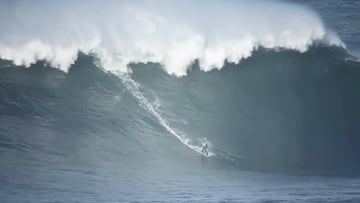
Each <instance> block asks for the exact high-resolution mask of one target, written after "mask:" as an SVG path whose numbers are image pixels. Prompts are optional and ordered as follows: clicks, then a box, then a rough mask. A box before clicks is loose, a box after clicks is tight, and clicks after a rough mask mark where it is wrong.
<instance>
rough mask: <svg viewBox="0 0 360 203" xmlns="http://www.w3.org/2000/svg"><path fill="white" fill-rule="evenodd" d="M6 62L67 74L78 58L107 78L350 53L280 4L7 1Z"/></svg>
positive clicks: (314, 22)
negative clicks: (262, 56)
mask: <svg viewBox="0 0 360 203" xmlns="http://www.w3.org/2000/svg"><path fill="white" fill-rule="evenodd" d="M0 19H1V20H0V36H1V37H0V58H1V59H6V60H12V61H13V62H14V64H16V65H25V66H30V65H31V64H33V63H35V62H36V61H38V60H45V61H47V62H49V63H50V65H51V66H53V67H57V68H60V69H61V70H64V71H67V70H68V68H69V67H70V66H71V64H72V63H74V61H75V60H76V59H77V56H78V53H79V52H83V53H85V54H94V55H96V56H98V57H99V59H100V62H101V65H102V67H104V68H105V69H106V70H108V71H119V72H129V71H131V70H129V68H128V66H127V65H128V64H130V63H148V62H152V63H160V64H162V66H163V68H164V70H165V71H166V72H167V73H169V74H172V75H175V76H184V75H186V71H187V69H188V67H189V65H190V64H191V63H193V62H194V61H195V60H198V61H199V66H200V69H201V70H203V71H209V70H212V69H215V68H217V69H221V68H222V66H223V65H224V62H225V61H228V62H233V63H238V62H239V61H240V60H241V59H243V58H247V57H249V56H251V54H252V52H253V51H254V50H256V49H257V48H258V47H260V46H261V47H265V48H285V49H292V50H298V51H300V52H304V51H306V50H307V49H308V47H309V46H311V45H312V44H313V43H314V42H318V41H321V42H323V43H326V44H329V45H337V46H344V44H343V43H342V42H341V40H340V39H339V38H338V37H337V35H336V34H335V33H333V32H331V31H328V30H327V29H326V28H325V26H324V24H323V23H322V21H321V19H320V18H319V16H318V15H317V14H316V13H314V12H313V11H311V10H310V9H308V8H305V7H302V6H300V5H297V4H289V3H284V2H277V1H262V0H256V1H232V0H227V1H216V0H208V1H205V0H199V1H190V0H186V1H181V2H179V1H161V0H159V1H152V0H139V1H136V2H130V1H115V0H111V1H106V2H103V1H95V0H90V1H76V2H72V1H61V2H55V1H45V0H39V1H32V2H30V1H25V0H22V1H19V0H18V1H14V2H12V1H9V2H6V1H5V2H2V3H0Z"/></svg>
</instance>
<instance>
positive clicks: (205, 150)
mask: <svg viewBox="0 0 360 203" xmlns="http://www.w3.org/2000/svg"><path fill="white" fill-rule="evenodd" d="M201 147H202V150H201V152H202V153H203V154H206V156H208V155H209V153H208V150H207V148H208V144H207V143H202V144H201Z"/></svg>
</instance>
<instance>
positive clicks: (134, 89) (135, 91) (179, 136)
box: [118, 75, 215, 156]
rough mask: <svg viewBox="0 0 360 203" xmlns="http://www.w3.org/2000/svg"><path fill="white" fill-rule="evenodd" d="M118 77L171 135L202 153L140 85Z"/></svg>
mask: <svg viewBox="0 0 360 203" xmlns="http://www.w3.org/2000/svg"><path fill="white" fill-rule="evenodd" d="M118 77H119V78H120V79H121V81H122V83H123V85H124V86H125V87H126V89H127V90H129V92H130V93H131V94H132V95H133V96H134V97H135V98H136V99H137V100H138V102H139V104H140V106H141V107H142V108H144V109H145V110H146V111H148V112H149V113H151V114H152V115H153V116H154V117H155V118H156V119H157V120H158V121H159V123H160V124H161V125H162V126H163V127H164V128H165V129H166V130H167V131H168V132H169V133H170V134H172V135H173V136H175V137H176V138H177V139H178V140H180V141H181V142H182V143H183V144H184V145H186V146H187V147H188V148H190V149H192V150H194V151H197V152H200V151H201V147H200V146H197V145H193V144H191V140H190V139H189V138H187V137H185V136H184V135H182V134H181V133H179V132H177V131H176V130H175V129H174V128H172V127H171V126H170V124H169V123H168V122H167V121H166V120H165V119H164V118H163V117H162V116H161V115H160V113H159V112H158V111H157V110H156V108H155V106H154V105H153V104H152V103H151V102H149V100H148V99H147V98H146V97H145V96H144V95H143V94H142V93H141V92H140V84H138V83H137V82H135V81H134V80H133V79H131V78H130V77H129V76H126V75H118ZM214 155H215V153H213V152H211V151H209V154H208V156H214Z"/></svg>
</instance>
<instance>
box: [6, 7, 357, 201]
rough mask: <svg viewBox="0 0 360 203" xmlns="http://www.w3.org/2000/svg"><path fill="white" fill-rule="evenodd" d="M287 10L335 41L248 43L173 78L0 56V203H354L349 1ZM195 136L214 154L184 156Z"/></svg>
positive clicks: (82, 61)
mask: <svg viewBox="0 0 360 203" xmlns="http://www.w3.org/2000/svg"><path fill="white" fill-rule="evenodd" d="M292 2H293V1H292ZM296 2H297V3H299V4H302V5H305V6H308V7H310V8H311V9H313V10H315V11H316V12H317V13H318V15H320V16H321V18H322V20H323V21H324V24H325V25H326V27H327V28H329V29H332V30H333V31H334V32H336V33H337V34H338V35H339V37H340V38H341V40H342V41H343V42H344V44H345V45H346V47H340V46H330V45H327V44H323V43H314V44H313V45H311V46H310V47H309V49H308V50H307V51H305V52H299V51H296V50H288V49H275V50H274V49H267V48H259V49H257V50H256V51H254V52H253V53H252V55H251V56H250V57H249V58H246V59H244V60H242V61H241V62H240V63H239V64H233V63H225V65H224V67H223V68H222V69H221V70H212V71H209V72H203V71H201V70H200V69H201V67H200V66H201V64H199V61H195V62H194V63H193V64H192V65H191V68H190V69H189V70H188V71H187V75H186V76H184V77H175V76H173V75H169V74H167V73H166V71H164V70H163V67H162V66H161V65H160V64H157V63H148V64H143V63H138V64H131V65H130V66H131V70H132V73H131V74H126V75H124V74H118V73H117V72H115V71H113V72H108V71H104V69H103V68H102V67H101V65H99V56H96V55H95V56H94V55H92V54H90V55H89V54H83V53H79V56H78V58H77V59H76V60H75V62H74V64H72V65H71V68H70V69H69V71H68V72H64V71H61V70H59V69H55V68H53V67H52V65H51V64H49V63H48V62H47V61H46V60H45V61H43V60H39V61H36V62H35V63H34V64H32V65H30V67H28V68H26V67H24V66H22V65H14V61H13V60H1V61H0V202H11V203H12V202H34V203H38V202H360V178H359V176H360V164H359V163H360V162H359V157H360V150H359V147H358V146H359V145H360V137H359V134H360V128H359V127H358V123H359V122H360V116H359V115H360V106H359V104H360V93H359V92H360V80H359V79H358V78H359V77H360V64H359V62H358V58H357V56H356V54H357V53H358V50H360V37H359V34H360V31H359V30H360V15H359V11H360V4H359V2H358V1H305V0H304V1H296ZM2 5H13V6H15V7H16V5H17V3H16V2H15V3H11V2H4V3H3V4H2ZM64 13H66V12H64ZM9 20H12V19H9ZM0 24H1V25H3V24H4V22H2V23H0ZM357 26H359V27H357ZM29 29H30V28H29ZM59 37H60V36H59ZM2 39H4V38H2V37H1V36H0V42H2ZM14 39H16V37H14ZM19 40H20V39H19ZM20 41H21V40H20ZM5 48H6V46H3V45H2V43H0V49H2V50H5ZM24 50H28V51H29V50H30V49H24ZM0 51H1V50H0ZM30 51H31V50H30ZM69 52H71V51H69ZM1 53H5V52H1ZM24 53H26V52H24ZM40 55H41V54H38V58H41V57H40ZM2 58H3V59H7V58H6V57H4V56H2ZM15 63H16V61H15ZM25 65H26V64H25ZM204 141H206V142H208V143H209V145H210V147H209V150H210V152H211V153H212V154H213V156H211V157H204V156H202V155H200V154H199V153H197V152H195V151H194V150H193V149H191V148H194V147H197V146H198V145H199V144H201V143H202V142H204Z"/></svg>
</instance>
